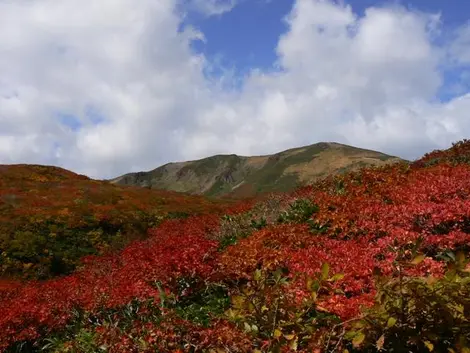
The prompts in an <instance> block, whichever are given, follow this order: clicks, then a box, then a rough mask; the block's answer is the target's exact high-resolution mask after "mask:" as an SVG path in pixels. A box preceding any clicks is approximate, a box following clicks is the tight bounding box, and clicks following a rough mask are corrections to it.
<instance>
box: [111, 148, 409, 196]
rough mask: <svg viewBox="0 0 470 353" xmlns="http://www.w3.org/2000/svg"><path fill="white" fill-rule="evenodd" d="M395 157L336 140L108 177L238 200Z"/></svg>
mask: <svg viewBox="0 0 470 353" xmlns="http://www.w3.org/2000/svg"><path fill="white" fill-rule="evenodd" d="M399 160H400V159H399V158H396V157H392V156H388V155H386V154H383V153H379V152H375V151H370V150H364V149H360V148H356V147H351V146H347V145H341V144H338V143H317V144H314V145H311V146H305V147H300V148H294V149H290V150H287V151H284V152H280V153H276V154H273V155H267V156H256V157H243V156H237V155H217V156H212V157H209V158H204V159H201V160H197V161H190V162H181V163H169V164H166V165H164V166H161V167H159V168H156V169H154V170H152V171H149V172H139V173H130V174H126V175H123V176H121V177H118V178H115V179H113V180H111V182H113V183H116V184H120V185H139V186H144V187H151V188H155V189H163V190H173V191H179V192H188V193H191V194H203V195H206V196H219V197H220V196H231V197H234V198H243V197H247V196H253V195H256V194H258V193H264V192H277V191H292V190H294V189H295V188H296V187H298V186H300V185H305V184H309V183H312V182H314V181H315V180H317V179H319V178H323V177H325V176H328V175H331V174H337V173H344V172H347V171H351V170H357V169H359V168H361V167H365V166H382V165H385V164H389V163H394V162H397V161H399Z"/></svg>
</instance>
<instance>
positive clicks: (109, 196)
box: [0, 165, 222, 279]
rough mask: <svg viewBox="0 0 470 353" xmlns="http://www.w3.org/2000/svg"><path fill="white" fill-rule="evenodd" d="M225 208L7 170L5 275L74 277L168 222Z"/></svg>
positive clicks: (1, 233) (64, 175)
mask: <svg viewBox="0 0 470 353" xmlns="http://www.w3.org/2000/svg"><path fill="white" fill-rule="evenodd" d="M220 210H222V204H221V203H215V202H209V201H207V200H205V199H203V198H201V197H197V196H187V195H182V194H177V193H172V192H165V191H156V190H152V191H149V190H143V189H138V188H129V187H127V188H125V187H119V186H116V185H112V184H109V183H105V182H99V181H95V180H91V179H89V178H87V177H85V176H80V175H77V174H74V173H71V172H69V171H66V170H64V169H60V168H56V167H45V166H26V165H9V166H1V167H0V252H1V256H0V275H1V276H3V277H5V276H10V277H11V276H13V277H17V276H19V275H21V276H26V277H29V278H39V279H43V278H47V277H51V276H54V275H61V274H66V273H70V272H71V271H73V270H74V269H75V267H76V266H77V264H79V260H80V258H81V257H83V256H88V255H93V254H102V253H105V252H107V251H110V250H116V249H120V248H122V247H123V246H125V245H126V244H127V243H129V242H130V241H131V240H136V239H142V238H144V237H146V233H147V230H148V229H149V228H151V227H155V226H157V225H158V224H160V223H161V222H162V221H163V220H164V219H167V218H181V217H187V216H188V215H189V214H194V213H201V212H212V211H214V212H219V211H220Z"/></svg>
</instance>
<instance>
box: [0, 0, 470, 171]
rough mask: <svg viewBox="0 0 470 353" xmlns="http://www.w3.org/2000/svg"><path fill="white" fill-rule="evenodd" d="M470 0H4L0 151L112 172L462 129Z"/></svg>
mask: <svg viewBox="0 0 470 353" xmlns="http://www.w3.org/2000/svg"><path fill="white" fill-rule="evenodd" d="M469 111H470V1H466V0H415V1H372V0H346V1H335V0H158V1H157V0H100V1H99V2H97V1H96V0H80V1H79V0H61V1H60V6H59V5H58V3H57V1H56V0H35V1H1V0H0V163H35V164H54V165H59V166H62V167H65V168H68V169H71V170H74V171H77V172H80V173H83V174H87V175H90V176H93V177H99V178H102V177H104V178H109V177H114V176H117V175H119V174H123V173H126V172H130V171H139V170H149V169H153V168H155V167H157V166H159V165H162V164H165V163H167V162H172V161H182V160H191V159H197V158H203V157H207V156H210V155H213V154H220V153H227V154H231V153H236V154H240V155H259V154H268V153H275V152H278V151H281V150H284V149H288V148H292V147H298V146H302V145H308V144H313V143H316V142H320V141H335V142H340V143H345V144H349V145H354V146H358V147H364V148H369V149H375V150H379V151H382V152H385V153H389V154H393V155H397V156H400V157H404V158H407V159H415V158H419V157H420V156H421V155H422V154H424V153H426V152H428V151H430V150H433V149H436V148H447V147H449V146H450V145H451V143H452V142H454V141H457V140H460V139H463V138H469V137H470V119H469V117H468V112H469Z"/></svg>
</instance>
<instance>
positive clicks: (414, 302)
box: [345, 253, 470, 353]
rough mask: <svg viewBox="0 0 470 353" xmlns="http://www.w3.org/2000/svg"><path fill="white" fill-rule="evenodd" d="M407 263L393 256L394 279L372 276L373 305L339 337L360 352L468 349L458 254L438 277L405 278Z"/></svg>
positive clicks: (468, 307) (469, 328) (469, 316)
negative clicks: (375, 283) (374, 287)
mask: <svg viewBox="0 0 470 353" xmlns="http://www.w3.org/2000/svg"><path fill="white" fill-rule="evenodd" d="M423 259H424V256H423V255H418V256H416V257H415V258H414V260H413V261H412V262H411V263H409V262H408V263H406V262H404V261H400V260H397V261H396V262H395V266H396V268H398V270H399V273H398V276H397V277H396V278H392V279H386V278H384V279H382V278H380V277H379V278H378V283H379V284H378V293H377V302H376V305H375V306H374V307H373V308H372V309H370V310H368V311H367V312H366V313H365V315H364V318H362V319H361V320H358V321H356V322H355V323H354V324H353V326H352V327H353V329H352V330H351V331H349V332H348V333H347V334H346V336H345V338H346V339H350V340H351V341H352V343H353V346H355V347H356V349H360V351H361V352H363V351H367V352H372V351H380V350H384V351H387V352H433V351H435V352H449V353H454V352H455V353H456V352H465V353H468V352H470V270H469V269H468V267H467V265H468V262H469V261H468V260H467V259H466V258H465V256H464V255H463V253H460V254H458V255H457V256H456V257H455V261H453V262H450V263H449V265H448V271H447V273H446V274H445V276H444V277H442V278H439V279H437V278H434V277H428V278H418V277H407V276H404V274H403V272H402V271H403V269H404V268H405V267H407V266H413V265H416V264H418V263H419V262H420V261H422V260H423Z"/></svg>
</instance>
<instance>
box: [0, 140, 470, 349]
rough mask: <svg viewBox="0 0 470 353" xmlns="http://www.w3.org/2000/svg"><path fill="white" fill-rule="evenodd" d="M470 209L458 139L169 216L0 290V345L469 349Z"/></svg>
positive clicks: (468, 146) (464, 149)
mask: <svg viewBox="0 0 470 353" xmlns="http://www.w3.org/2000/svg"><path fill="white" fill-rule="evenodd" d="M115 190H124V189H115ZM129 190H133V192H136V193H137V191H136V190H137V189H129ZM142 190H143V191H145V192H148V193H150V192H151V191H149V190H145V189H142ZM141 195H144V194H141ZM193 200H194V202H195V205H198V201H197V200H198V199H197V198H195V199H193ZM197 207H199V206H197ZM469 210H470V141H462V142H460V143H457V144H456V145H454V146H453V147H452V148H451V149H449V150H446V151H435V152H432V153H430V154H427V155H426V156H424V157H423V158H422V159H421V160H418V161H416V162H414V163H411V164H410V163H395V164H392V165H388V166H384V167H374V168H365V169H362V170H360V171H356V172H349V173H345V174H342V175H335V176H330V177H327V178H325V179H322V180H320V181H318V182H315V183H314V184H313V185H311V186H308V187H304V188H301V189H298V190H296V191H295V192H291V193H283V194H273V195H271V196H270V197H268V198H265V199H263V200H260V201H258V202H256V203H252V202H240V203H237V204H236V205H231V206H230V207H228V208H225V210H224V211H223V212H222V213H215V212H212V211H210V210H208V211H207V212H205V213H203V214H198V215H194V216H190V217H187V218H184V219H168V220H165V221H163V222H162V223H160V224H159V225H158V226H156V227H153V228H152V229H150V230H149V232H148V236H149V237H148V238H147V239H145V240H140V241H135V242H133V243H131V244H129V245H127V246H126V247H125V248H124V249H123V250H122V251H120V252H116V253H109V254H106V255H104V256H87V257H85V258H84V259H82V262H83V265H82V266H81V267H80V268H79V269H78V270H77V271H75V272H73V273H72V274H70V275H68V276H64V277H61V278H58V279H54V280H48V281H44V282H36V281H32V282H25V283H8V282H5V283H3V284H2V283H0V289H1V290H0V351H1V350H3V351H6V352H25V353H26V352H92V353H98V352H110V353H111V352H112V353H121V352H122V353H124V352H126V353H127V352H136V353H137V352H145V353H150V352H169V353H170V352H171V353H182V352H188V353H222V352H227V353H228V352H233V353H248V352H253V353H271V352H272V353H279V352H302V353H307V352H315V353H322V352H325V353H327V352H328V353H332V352H344V353H347V352H351V353H371V352H377V353H378V352H418V353H422V352H423V353H424V352H426V353H428V352H455V353H468V352H469V351H470V285H469V283H470V247H469V244H470V212H469ZM221 215H222V216H221Z"/></svg>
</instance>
